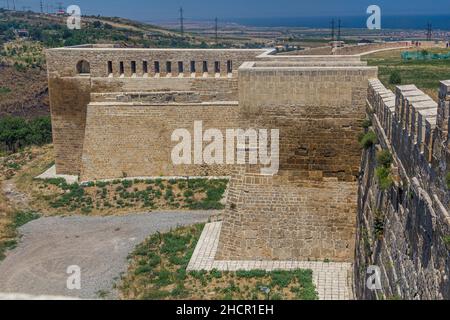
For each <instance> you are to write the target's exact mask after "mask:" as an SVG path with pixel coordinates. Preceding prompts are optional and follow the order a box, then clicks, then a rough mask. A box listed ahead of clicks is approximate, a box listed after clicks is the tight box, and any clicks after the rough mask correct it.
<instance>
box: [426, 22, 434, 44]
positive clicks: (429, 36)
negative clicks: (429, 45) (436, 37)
mask: <svg viewBox="0 0 450 320" xmlns="http://www.w3.org/2000/svg"><path fill="white" fill-rule="evenodd" d="M432 38H433V25H432V24H431V23H430V22H428V23H427V41H431V39H432Z"/></svg>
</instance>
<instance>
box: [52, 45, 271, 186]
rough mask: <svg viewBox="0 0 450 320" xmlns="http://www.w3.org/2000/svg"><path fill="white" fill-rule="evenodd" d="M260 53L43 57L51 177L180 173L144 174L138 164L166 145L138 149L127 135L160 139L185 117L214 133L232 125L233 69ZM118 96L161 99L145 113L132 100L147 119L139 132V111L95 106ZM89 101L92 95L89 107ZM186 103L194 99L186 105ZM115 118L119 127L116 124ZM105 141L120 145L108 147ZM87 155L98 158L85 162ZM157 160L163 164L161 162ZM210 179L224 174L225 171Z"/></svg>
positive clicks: (63, 53)
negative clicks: (144, 95) (52, 151)
mask: <svg viewBox="0 0 450 320" xmlns="http://www.w3.org/2000/svg"><path fill="white" fill-rule="evenodd" d="M264 51H265V50H195V49H192V50H190V49H180V50H178V49H118V48H113V47H111V48H108V47H104V46H100V47H97V46H80V47H70V48H58V49H51V50H47V64H48V75H49V92H50V105H51V113H52V122H53V132H54V135H53V138H54V139H53V141H54V146H55V153H56V170H57V173H59V174H71V175H81V178H82V180H83V179H84V180H92V179H101V178H112V177H122V173H125V174H129V175H135V176H143V175H145V176H155V175H160V174H163V175H177V174H181V173H182V171H176V170H172V171H171V169H173V168H172V167H170V168H169V167H168V168H163V167H164V164H163V163H162V162H159V163H158V164H156V165H155V166H150V167H145V165H143V164H145V163H149V162H152V163H155V161H156V159H154V158H152V157H151V156H149V154H150V153H152V154H156V153H158V152H160V151H156V152H155V148H159V147H162V148H164V147H166V146H168V144H167V141H159V144H158V145H154V144H148V145H142V142H143V141H142V140H141V141H135V140H133V139H134V138H132V137H131V135H130V134H131V133H132V134H135V135H136V137H141V138H142V137H143V136H145V135H146V134H148V133H149V132H150V131H152V130H153V131H152V132H154V134H150V135H148V136H149V137H155V135H162V133H163V131H166V132H169V131H170V130H172V129H173V128H174V127H173V126H171V125H170V119H174V120H180V123H179V124H176V125H175V127H177V128H183V125H184V124H183V119H184V118H185V117H186V119H185V120H186V122H188V123H191V122H190V121H188V120H189V119H188V117H189V116H192V119H197V120H202V119H203V118H204V120H205V122H209V119H210V118H214V119H216V120H217V121H216V122H215V123H210V125H215V126H216V127H219V128H220V127H223V126H234V125H235V123H236V118H235V116H233V113H235V109H237V107H236V106H235V104H233V103H230V101H236V100H237V94H238V92H237V69H238V67H239V66H240V65H241V64H242V63H243V62H244V61H249V60H254V59H255V57H256V56H258V55H260V54H261V53H263V52H264ZM83 62H86V63H87V64H88V66H89V70H88V71H89V72H84V71H86V70H82V69H83ZM123 92H135V93H138V92H146V93H152V95H153V96H154V97H158V96H159V98H156V99H157V100H156V101H155V102H157V101H158V99H159V101H160V102H161V99H162V98H164V99H165V100H166V101H164V102H163V103H159V105H158V103H153V102H154V101H149V100H147V102H148V103H147V104H148V108H145V107H144V103H143V102H144V101H137V100H139V99H138V98H137V96H135V97H134V100H135V101H136V102H137V103H138V104H140V105H141V107H140V109H141V110H142V109H145V112H144V113H145V116H146V117H147V119H149V120H151V121H150V122H149V123H146V124H145V125H144V127H143V128H141V129H142V130H141V131H139V128H138V127H139V119H141V122H142V120H143V118H142V113H141V114H139V111H138V109H139V108H130V105H132V104H133V103H132V102H131V103H128V104H126V103H118V104H117V105H115V106H114V103H113V104H111V101H109V103H108V99H107V98H106V99H105V101H103V102H100V101H99V99H101V96H102V95H101V94H105V93H116V95H121V94H122V93H123ZM91 94H100V95H97V96H96V98H95V99H94V102H93V103H92V104H90V102H91V101H92V100H91ZM175 96H176V97H177V99H175V98H174V97H175ZM193 96H195V99H194V100H192V99H189V97H190V98H192V97H193ZM182 97H186V99H181V98H182ZM174 99H175V101H173V100H174ZM220 102H223V103H220ZM152 105H153V106H152ZM169 105H170V107H168V106H169ZM127 106H128V107H127ZM110 107H111V108H110ZM152 109H153V111H152ZM147 111H148V112H147ZM133 112H134V118H133ZM118 117H121V120H123V121H116V120H117V119H118ZM136 120H137V121H136ZM86 125H87V126H86ZM166 125H167V126H166ZM113 126H114V127H113ZM108 129H110V130H111V131H108ZM172 131H173V130H172ZM155 132H156V133H155ZM150 133H151V132H150ZM111 136H113V137H114V136H115V137H120V138H121V139H117V140H112V139H111V138H110V137H111ZM122 138H123V141H120V140H122ZM127 138H129V140H127ZM169 138H170V136H169ZM136 139H138V138H136ZM93 142H95V144H93ZM140 148H142V149H145V150H143V151H142V152H144V153H145V155H144V154H142V153H140V151H139V150H140ZM130 151H131V152H130ZM93 152H94V153H95V154H97V155H98V156H103V157H104V158H99V157H95V156H91V154H92V153H93ZM169 155H170V154H169ZM121 158H124V159H125V161H126V162H128V161H130V160H131V162H133V161H134V163H135V164H136V166H135V167H133V168H130V164H129V163H127V164H125V163H124V162H121V160H120V159H121ZM133 159H134V160H133ZM163 161H164V162H167V155H166V157H164V159H163ZM216 171H217V170H216ZM202 172H203V174H205V173H206V172H205V170H204V169H202V168H197V169H192V170H190V171H188V172H184V175H190V174H192V175H202ZM216 173H217V174H219V175H226V173H227V170H225V169H222V170H218V171H217V172H216Z"/></svg>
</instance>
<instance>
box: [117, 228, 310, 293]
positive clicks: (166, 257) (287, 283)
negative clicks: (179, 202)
mask: <svg viewBox="0 0 450 320" xmlns="http://www.w3.org/2000/svg"><path fill="white" fill-rule="evenodd" d="M202 230H203V225H195V226H190V227H183V228H178V229H176V230H173V231H171V232H168V233H165V234H155V235H153V236H151V237H150V238H148V239H147V240H146V241H144V242H143V243H142V244H140V245H138V246H137V247H136V249H135V251H134V252H133V253H132V254H131V255H130V256H129V260H130V266H129V268H128V272H127V274H126V275H124V276H123V277H122V280H121V281H120V283H119V284H118V286H117V288H118V289H119V291H120V293H121V298H122V299H143V300H159V299H173V300H178V299H195V300H198V299H203V300H234V299H243V300H264V299H270V300H286V299H298V300H316V299H318V295H317V292H316V289H315V287H314V284H313V281H312V271H311V270H294V271H273V272H266V271H264V270H252V271H243V270H240V271H236V272H221V271H219V270H212V271H210V272H207V271H193V272H189V273H187V272H186V267H187V265H188V263H189V260H190V258H191V257H192V253H193V252H194V249H195V246H196V244H197V241H198V239H199V237H200V234H201V231H202ZM267 291H268V293H267Z"/></svg>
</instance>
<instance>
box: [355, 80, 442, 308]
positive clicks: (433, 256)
mask: <svg viewBox="0 0 450 320" xmlns="http://www.w3.org/2000/svg"><path fill="white" fill-rule="evenodd" d="M448 88H449V83H448V82H442V83H441V90H440V102H439V107H438V105H437V104H436V103H434V102H432V103H428V105H424V104H422V105H417V104H415V102H412V103H411V101H409V102H408V100H409V99H410V97H411V92H414V96H416V97H420V96H421V97H422V98H424V99H419V100H425V101H426V100H427V98H428V97H427V96H426V95H425V94H424V93H421V92H420V91H419V92H418V91H417V88H415V87H414V86H399V87H397V99H396V100H397V104H396V107H395V108H392V107H391V106H388V105H387V103H386V101H385V99H383V98H380V92H384V90H385V88H384V87H383V86H382V85H381V83H380V82H379V81H378V80H371V81H370V86H369V94H368V97H369V98H368V102H369V105H368V107H369V109H370V110H373V111H375V113H374V116H373V122H372V124H373V128H374V129H375V131H376V132H377V135H378V137H379V140H380V144H381V147H382V148H384V149H388V150H390V151H391V152H392V153H393V155H394V166H393V169H392V171H393V172H394V174H395V177H394V178H395V179H394V182H395V184H394V186H393V187H391V188H389V189H388V190H386V191H382V190H380V188H379V185H378V182H377V178H376V177H375V173H374V172H375V168H376V166H377V163H376V150H375V149H370V150H367V151H365V152H364V154H363V158H362V164H361V167H362V170H363V171H362V172H363V174H362V176H361V181H360V188H359V200H358V228H357V247H356V261H355V272H354V274H355V289H356V296H357V297H358V298H360V299H374V298H378V299H380V298H397V297H398V298H402V299H433V300H434V299H450V280H449V275H450V255H449V246H448V236H449V235H450V215H449V213H448V207H449V195H448V191H447V187H446V186H445V177H446V175H447V172H448V170H449V169H448V168H449V167H448V164H449V163H450V162H449V159H450V157H449V149H448V147H447V146H448V94H449V93H448ZM418 93H419V94H418ZM416 99H417V98H416ZM402 110H403V111H402ZM386 114H387V115H388V116H387V117H386V116H385V115H386ZM408 114H409V115H411V117H410V118H408V116H407V115H408ZM414 115H416V116H414ZM408 120H409V121H411V123H410V128H412V129H410V128H409V126H408ZM417 128H418V129H417ZM375 224H377V227H376V226H375ZM380 226H382V228H380ZM380 229H381V230H380ZM370 265H376V266H378V267H380V269H381V283H382V290H379V291H372V290H369V289H367V287H366V271H367V267H368V266H370Z"/></svg>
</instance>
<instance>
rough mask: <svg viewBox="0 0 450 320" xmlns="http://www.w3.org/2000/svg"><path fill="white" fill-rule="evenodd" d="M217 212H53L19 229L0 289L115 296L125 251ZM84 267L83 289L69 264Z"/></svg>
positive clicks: (1, 270)
mask: <svg viewBox="0 0 450 320" xmlns="http://www.w3.org/2000/svg"><path fill="white" fill-rule="evenodd" d="M216 213H217V212H200V211H198V212H184V213H181V212H160V213H148V214H133V215H127V216H113V217H85V216H70V217H49V218H41V219H38V220H35V221H32V222H30V223H28V224H26V225H25V226H23V227H22V228H20V229H19V232H20V233H21V234H22V238H21V240H20V243H19V245H18V247H17V248H16V249H14V250H12V251H10V252H8V254H7V257H6V259H5V260H4V261H3V262H0V293H15V294H29V295H35V296H40V295H50V296H67V297H78V298H84V299H96V298H98V297H99V296H98V295H99V293H100V292H105V293H108V298H116V297H117V292H115V291H114V290H113V289H112V286H113V284H114V282H115V281H116V280H117V279H118V278H119V277H120V274H121V273H122V272H125V271H126V269H127V265H128V263H127V256H128V254H129V253H130V252H132V251H133V249H134V248H135V246H136V245H137V244H139V243H141V242H142V241H143V240H144V239H145V238H147V237H148V236H149V235H150V234H153V233H155V232H158V231H159V232H167V231H169V230H170V229H173V228H176V227H177V226H181V225H191V224H195V223H200V222H207V221H208V219H209V217H211V216H212V215H213V214H216ZM72 265H77V266H79V267H80V268H81V290H68V289H67V286H66V283H67V278H68V277H69V274H67V273H66V272H67V268H68V267H69V266H72Z"/></svg>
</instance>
